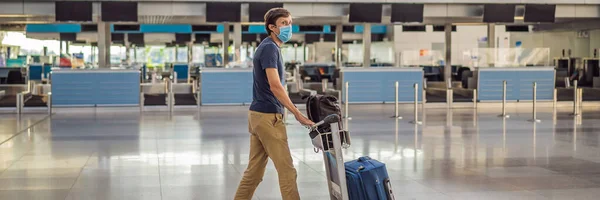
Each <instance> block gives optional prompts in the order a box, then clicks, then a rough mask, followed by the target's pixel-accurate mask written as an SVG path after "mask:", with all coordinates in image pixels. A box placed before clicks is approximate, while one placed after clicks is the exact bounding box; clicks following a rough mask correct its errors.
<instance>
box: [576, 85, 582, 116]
mask: <svg viewBox="0 0 600 200" xmlns="http://www.w3.org/2000/svg"><path fill="white" fill-rule="evenodd" d="M578 94H579V95H577V96H579V103H577V106H578V108H579V112H578V113H579V114H580V115H581V114H582V113H583V88H579V93H578Z"/></svg>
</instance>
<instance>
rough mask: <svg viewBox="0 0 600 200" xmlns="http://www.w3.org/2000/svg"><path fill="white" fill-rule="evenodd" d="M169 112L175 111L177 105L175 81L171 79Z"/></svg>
mask: <svg viewBox="0 0 600 200" xmlns="http://www.w3.org/2000/svg"><path fill="white" fill-rule="evenodd" d="M168 96H169V112H171V113H172V112H173V110H174V108H173V107H174V106H175V94H174V93H173V83H172V82H170V81H169V94H168Z"/></svg>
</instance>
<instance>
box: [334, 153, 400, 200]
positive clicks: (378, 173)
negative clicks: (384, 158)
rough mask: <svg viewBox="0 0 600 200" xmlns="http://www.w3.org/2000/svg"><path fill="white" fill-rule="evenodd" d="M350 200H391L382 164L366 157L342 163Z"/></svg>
mask: <svg viewBox="0 0 600 200" xmlns="http://www.w3.org/2000/svg"><path fill="white" fill-rule="evenodd" d="M344 165H345V167H346V184H347V186H348V197H350V198H349V199H350V200H393V199H394V194H393V193H392V187H391V184H390V178H389V176H388V173H387V169H386V167H385V164H384V163H381V162H379V161H377V160H373V159H371V158H369V157H367V156H365V157H360V158H358V160H353V161H349V162H346V163H344Z"/></svg>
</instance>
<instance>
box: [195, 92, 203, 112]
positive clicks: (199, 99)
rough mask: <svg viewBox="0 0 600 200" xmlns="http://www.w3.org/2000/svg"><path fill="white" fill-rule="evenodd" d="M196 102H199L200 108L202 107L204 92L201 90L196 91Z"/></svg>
mask: <svg viewBox="0 0 600 200" xmlns="http://www.w3.org/2000/svg"><path fill="white" fill-rule="evenodd" d="M196 99H197V100H196V104H198V109H199V108H200V105H202V93H200V91H196Z"/></svg>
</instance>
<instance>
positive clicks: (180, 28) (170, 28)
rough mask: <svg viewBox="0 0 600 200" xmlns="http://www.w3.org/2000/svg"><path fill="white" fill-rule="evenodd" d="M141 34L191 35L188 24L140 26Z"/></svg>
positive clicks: (190, 26)
mask: <svg viewBox="0 0 600 200" xmlns="http://www.w3.org/2000/svg"><path fill="white" fill-rule="evenodd" d="M140 32H142V33H192V25H189V24H142V25H140Z"/></svg>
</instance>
